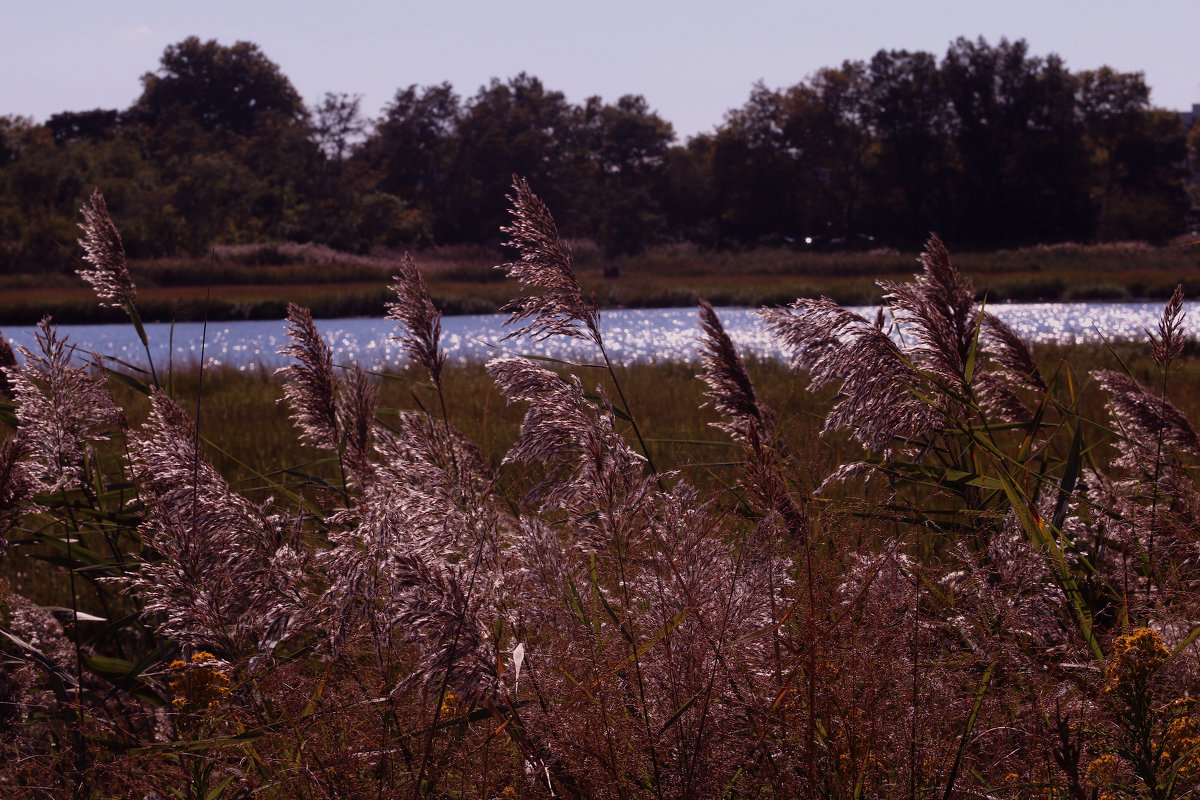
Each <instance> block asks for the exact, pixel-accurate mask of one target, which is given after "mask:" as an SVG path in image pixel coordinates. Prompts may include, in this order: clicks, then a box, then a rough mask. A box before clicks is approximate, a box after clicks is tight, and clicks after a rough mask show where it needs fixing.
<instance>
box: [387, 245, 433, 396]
mask: <svg viewBox="0 0 1200 800" xmlns="http://www.w3.org/2000/svg"><path fill="white" fill-rule="evenodd" d="M393 280H394V281H395V283H393V284H392V291H394V292H395V293H396V302H394V303H388V304H387V317H388V319H393V320H395V321H397V322H399V323H400V324H402V325H403V326H404V327H405V329H406V330H405V331H404V332H403V333H401V334H400V335H399V336H393V337H392V338H393V339H396V340H397V341H399V342H400V343H401V344H402V345H403V346H404V350H405V352H407V353H408V357H409V358H411V359H412V360H413V361H415V362H416V363H418V364H420V365H421V366H423V367H425V369H427V370H428V371H429V379H430V380H431V381H433V385H434V386H437V387H439V388H440V387H441V380H442V365H443V364H444V363H445V361H446V354H445V353H444V352H442V351H441V350H440V349H439V347H438V345H439V342H440V340H441V338H442V313H441V312H440V311H438V310H437V309H436V308H435V307H434V305H433V301H431V300H430V299H429V292H428V291H427V290H426V288H425V279H424V278H422V277H421V272H420V270H418V269H417V265H416V262H415V261H413V258H412V256H410V255H409V254H408V253H405V254H404V257H403V258H402V259H401V260H400V274H399V275H395V276H393Z"/></svg>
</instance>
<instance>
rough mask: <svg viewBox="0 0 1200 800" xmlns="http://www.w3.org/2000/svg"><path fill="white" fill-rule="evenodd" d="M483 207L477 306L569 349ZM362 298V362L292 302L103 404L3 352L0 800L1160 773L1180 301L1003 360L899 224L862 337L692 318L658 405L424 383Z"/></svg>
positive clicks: (1194, 607)
mask: <svg viewBox="0 0 1200 800" xmlns="http://www.w3.org/2000/svg"><path fill="white" fill-rule="evenodd" d="M514 193H515V197H516V200H515V201H514V205H515V209H514V225H513V227H512V229H510V231H509V232H510V234H511V235H512V236H513V241H514V243H515V244H516V246H517V249H518V252H519V255H520V258H521V260H520V261H519V262H512V263H510V264H509V265H508V271H509V272H510V273H512V274H513V275H514V276H515V277H517V278H518V279H519V280H520V281H521V283H522V284H524V285H525V286H527V287H531V288H535V289H542V290H544V292H543V293H540V294H539V293H537V292H535V293H533V294H530V295H526V296H524V298H523V299H522V300H521V302H520V303H519V305H517V306H515V307H514V308H513V310H514V314H515V316H517V317H518V318H519V319H518V321H524V322H525V324H527V325H529V326H532V328H533V330H534V331H535V332H537V333H538V334H540V335H572V336H580V337H583V338H589V339H592V340H593V341H595V343H596V344H597V345H598V346H599V347H600V351H601V354H603V352H604V349H603V348H604V342H603V338H602V336H601V334H600V333H599V331H598V328H597V326H596V325H595V324H594V314H595V307H594V306H593V305H592V303H591V302H590V299H589V297H588V295H587V292H586V285H587V284H586V281H577V280H576V275H575V273H574V272H573V265H572V262H571V260H570V258H569V256H568V255H567V253H566V250H565V249H564V248H563V247H562V246H561V242H560V241H559V240H558V238H557V234H556V232H555V229H554V226H553V220H552V219H551V218H550V216H549V212H548V210H546V209H545V208H544V207H543V206H541V205H540V203H539V202H538V201H536V197H534V196H533V195H532V193H531V192H530V191H529V188H528V187H527V186H525V185H524V184H523V183H517V184H516V185H515V186H514ZM94 208H100V206H94ZM93 216H96V215H93ZM104 221H105V220H103V219H100V218H99V217H96V219H89V223H88V224H89V225H93V226H95V225H100V224H101V223H103V222H104ZM89 235H90V234H89ZM112 263H116V262H112ZM110 277H111V276H110ZM395 289H396V295H395V301H394V305H393V307H392V308H391V309H390V315H391V316H392V318H393V319H395V320H397V321H398V323H400V325H402V326H403V330H402V331H401V333H402V334H403V338H402V343H403V346H404V347H405V348H406V349H407V350H408V352H409V355H410V357H411V358H412V360H413V362H414V364H416V365H418V366H415V367H413V368H411V369H409V370H408V371H406V372H405V373H402V374H398V375H388V376H367V375H365V374H364V373H362V372H360V371H348V372H343V371H339V370H336V369H335V368H333V366H332V365H331V363H330V361H329V358H328V352H327V349H326V347H325V345H324V343H323V342H322V341H321V340H320V339H319V337H318V336H316V334H315V331H314V329H313V327H312V325H311V315H310V314H309V312H308V311H307V310H305V309H304V308H301V307H298V306H293V307H292V308H290V309H289V311H288V318H289V322H290V328H289V331H290V335H291V337H292V344H291V345H289V347H288V351H287V352H288V354H289V355H291V356H292V357H293V361H292V363H291V365H290V366H289V367H288V368H286V369H285V370H281V371H280V372H279V374H277V375H274V376H265V375H256V374H250V375H246V374H241V373H234V372H229V371H216V372H208V373H204V374H201V373H199V372H191V373H187V374H181V375H170V374H169V373H168V375H162V374H158V375H155V376H150V377H149V378H148V379H146V378H145V377H144V376H142V377H141V378H139V377H138V376H125V377H124V379H118V378H117V377H116V376H110V379H109V380H105V378H104V377H102V376H100V375H97V374H95V373H92V372H91V371H89V370H87V369H84V368H80V367H76V366H72V365H70V364H67V363H66V362H65V360H64V359H63V357H62V352H63V350H62V347H61V343H60V342H57V341H56V338H55V333H54V332H53V330H52V329H51V328H50V327H49V326H45V327H43V329H42V331H41V354H40V355H38V354H34V353H27V354H26V355H25V362H24V364H23V365H21V366H19V367H11V368H10V369H9V371H8V372H7V377H8V379H9V381H10V384H11V386H12V387H13V391H14V394H15V398H16V402H15V404H13V409H12V410H13V413H14V415H15V418H16V421H17V423H18V425H17V426H16V427H15V428H6V429H5V433H4V436H3V445H2V447H0V535H2V536H3V537H4V555H5V559H4V564H3V575H4V576H5V580H4V582H3V583H2V584H0V630H2V631H3V632H4V633H5V637H4V640H3V641H4V644H3V645H2V646H0V650H2V652H3V660H2V661H0V688H2V689H3V694H2V695H0V699H2V700H3V703H2V704H0V751H2V752H3V754H4V757H3V758H2V759H0V765H2V766H0V786H3V790H4V793H5V795H6V796H13V797H24V796H29V797H35V796H36V797H41V796H62V797H67V796H72V797H86V796H96V797H106V796H128V795H134V794H136V795H151V794H152V793H153V794H154V795H158V796H163V795H166V794H174V795H176V796H180V797H187V798H193V797H194V798H213V799H214V800H215V798H217V797H222V796H229V797H232V796H263V797H276V796H277V797H289V798H290V797H367V796H375V797H380V796H410V797H445V798H450V797H494V796H500V797H564V796H571V797H579V798H607V797H613V798H633V797H654V798H667V797H678V798H685V797H718V796H730V797H752V796H753V797H763V796H766V797H826V798H843V797H845V798H857V797H864V796H871V797H896V798H900V797H906V798H914V799H915V798H917V797H927V796H940V797H943V798H957V797H962V798H966V797H979V796H987V797H1012V798H1018V797H1028V796H1033V795H1047V796H1055V797H1071V798H1090V797H1097V796H1100V795H1101V793H1108V794H1110V795H1112V794H1114V793H1116V794H1123V795H1125V796H1145V797H1151V798H1156V800H1166V798H1172V797H1185V796H1190V795H1191V794H1193V793H1194V792H1195V791H1196V789H1197V781H1200V756H1198V755H1197V753H1200V747H1198V746H1197V742H1200V734H1198V732H1200V716H1197V713H1196V712H1195V710H1194V709H1193V702H1194V701H1193V700H1192V699H1191V696H1192V690H1193V688H1194V686H1195V685H1196V681H1197V680H1198V679H1200V657H1198V655H1197V653H1196V652H1195V647H1194V646H1193V641H1194V640H1195V639H1196V638H1198V637H1200V629H1194V628H1193V627H1192V626H1193V624H1194V623H1193V621H1194V619H1195V618H1196V616H1197V614H1200V604H1198V603H1197V598H1196V596H1195V586H1196V582H1197V580H1200V572H1198V569H1200V559H1197V558H1196V556H1195V553H1196V548H1197V546H1198V541H1200V540H1198V539H1197V536H1196V533H1195V530H1196V526H1195V524H1194V523H1195V519H1196V517H1197V515H1198V514H1200V491H1198V490H1197V488H1196V486H1195V482H1194V480H1193V479H1192V474H1193V471H1194V468H1195V465H1196V464H1197V462H1200V436H1197V434H1196V432H1195V430H1194V429H1193V428H1192V426H1191V423H1190V422H1189V416H1190V415H1191V414H1193V413H1195V412H1196V411H1197V408H1196V406H1197V404H1198V403H1200V399H1198V398H1196V397H1195V393H1192V392H1187V391H1186V387H1187V386H1189V385H1191V383H1192V382H1194V380H1195V379H1196V377H1197V376H1196V372H1195V371H1196V367H1195V366H1194V365H1192V364H1191V361H1190V359H1189V358H1188V355H1189V353H1188V352H1187V347H1186V346H1185V342H1184V340H1183V338H1182V329H1183V328H1182V325H1183V321H1182V320H1181V318H1180V315H1179V310H1180V307H1179V305H1178V302H1177V301H1178V300H1179V298H1180V297H1181V296H1182V294H1179V295H1177V296H1176V298H1175V299H1174V300H1173V301H1172V303H1170V304H1169V305H1168V307H1167V309H1166V311H1165V312H1164V315H1163V322H1162V325H1161V326H1160V329H1159V331H1158V332H1157V333H1156V334H1155V335H1154V337H1153V342H1152V347H1148V348H1146V352H1145V353H1144V354H1142V355H1137V351H1136V350H1124V351H1116V352H1105V351H1102V350H1099V349H1093V350H1083V349H1077V350H1070V351H1064V350H1057V349H1050V350H1048V351H1045V352H1041V353H1032V352H1030V351H1029V349H1028V348H1027V347H1026V345H1025V344H1024V343H1023V342H1022V341H1021V340H1020V339H1019V338H1018V337H1016V336H1015V335H1013V334H1012V332H1011V331H1008V330H1007V329H1006V328H1005V327H1004V326H1003V324H1002V323H999V322H998V321H997V320H994V319H990V318H988V317H986V315H981V314H980V311H979V308H978V306H977V305H976V304H975V303H974V301H973V298H974V296H975V293H976V292H975V289H974V287H973V286H972V285H971V283H970V282H969V281H968V280H966V279H965V278H964V277H963V276H962V275H961V274H960V273H959V272H958V271H957V270H956V269H955V267H954V266H953V265H952V264H951V261H950V257H949V254H948V253H947V251H946V250H945V248H944V247H942V246H941V244H940V243H939V242H937V241H936V240H931V242H930V244H929V246H928V248H927V249H926V251H925V253H924V254H923V255H922V263H921V271H920V272H919V273H918V274H917V275H916V276H915V277H914V278H913V279H912V280H910V281H904V282H900V281H896V282H891V283H886V284H884V285H883V286H881V287H880V289H881V291H883V292H885V293H886V294H887V298H888V304H889V309H890V312H891V316H890V317H889V316H885V315H881V316H880V318H879V319H878V320H876V321H871V320H867V319H861V318H858V317H855V316H853V315H851V314H849V313H847V312H846V311H845V309H843V308H841V307H839V306H838V305H837V304H836V303H834V302H832V301H829V300H820V301H818V300H801V301H797V302H796V303H795V304H794V305H793V306H791V307H790V308H786V309H784V308H776V309H773V310H770V311H765V312H763V319H764V324H768V325H769V326H770V327H771V328H772V330H773V331H774V332H775V334H776V336H777V337H778V339H779V341H780V342H781V344H783V345H784V346H785V348H786V349H787V350H788V352H789V355H790V357H791V359H792V364H791V367H792V368H795V369H797V370H799V371H802V372H804V373H807V378H805V377H798V376H797V375H796V373H795V372H793V370H792V368H789V367H785V366H783V365H779V364H758V363H749V364H746V363H743V361H742V359H741V358H740V357H739V355H738V354H737V352H736V351H735V350H734V349H733V348H732V347H731V346H730V345H729V343H728V340H727V338H725V337H724V333H723V331H722V330H721V328H720V323H719V321H718V320H717V319H716V317H715V315H712V314H707V313H705V312H704V311H703V310H702V313H703V314H704V320H705V324H704V326H703V328H704V340H703V343H702V346H703V349H704V353H705V356H704V366H703V370H702V372H703V375H702V380H696V376H694V375H693V374H692V373H693V371H694V370H695V368H694V367H686V366H682V365H663V366H654V367H651V366H637V367H630V368H627V369H617V368H614V367H612V365H611V364H608V363H607V362H606V363H604V364H603V365H602V366H601V367H599V368H592V369H579V370H574V371H571V370H562V369H556V370H550V369H546V368H545V366H544V365H543V364H540V363H538V362H535V361H530V360H525V359H520V358H499V359H495V360H493V361H492V362H490V363H489V364H488V365H486V369H479V368H462V367H452V366H446V367H445V368H444V369H443V368H442V365H441V362H440V359H439V358H438V350H437V346H436V345H437V342H436V339H437V330H438V325H437V311H436V309H434V308H433V306H431V305H430V303H429V299H428V296H427V295H426V293H425V290H424V287H423V285H422V282H421V280H419V276H417V275H416V274H415V273H413V272H412V271H411V270H409V271H403V270H402V271H401V278H400V279H399V280H398V281H397V284H396V286H395ZM122 302H123V304H124V305H125V310H126V311H127V312H128V313H129V315H130V317H131V320H133V321H134V323H135V325H136V324H138V320H139V319H140V317H139V316H138V310H137V308H136V307H135V305H134V302H133V300H132V299H131V298H130V297H125V298H124V299H123V301H122ZM142 302H143V295H142V294H141V293H139V295H138V298H137V304H138V305H140V304H141V303H142ZM895 325H899V326H901V328H902V331H903V334H904V335H903V337H902V338H895V337H892V336H889V330H888V329H889V326H895ZM1126 347H1135V345H1122V348H1126ZM1130 353H1133V354H1134V355H1133V357H1130ZM1122 357H1124V361H1125V362H1126V364H1125V367H1124V368H1122V367H1121V366H1120V365H1121V362H1122ZM560 366H561V365H560ZM1097 367H1103V368H1104V369H1099V370H1098V369H1096V368H1097ZM1114 367H1116V369H1114ZM139 380H145V383H139ZM810 380H811V381H812V383H813V385H815V386H817V387H824V388H821V389H820V391H819V392H817V393H813V392H810V391H809V381H810ZM118 409H120V413H118ZM818 428H822V429H823V430H824V432H823V433H821V434H818V433H817V432H816V431H817V429H818Z"/></svg>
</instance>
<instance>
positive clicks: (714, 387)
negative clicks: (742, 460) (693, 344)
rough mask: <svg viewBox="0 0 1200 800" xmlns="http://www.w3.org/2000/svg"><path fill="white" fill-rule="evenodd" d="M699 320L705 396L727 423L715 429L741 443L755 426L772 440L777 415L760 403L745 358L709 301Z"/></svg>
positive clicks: (719, 424)
mask: <svg viewBox="0 0 1200 800" xmlns="http://www.w3.org/2000/svg"><path fill="white" fill-rule="evenodd" d="M699 319H700V331H701V337H700V345H701V346H700V362H701V364H703V366H704V372H703V374H702V375H701V376H700V377H701V379H702V380H703V381H704V383H705V384H706V385H707V386H708V390H707V391H706V392H705V393H704V396H705V397H707V398H708V404H709V405H711V406H712V407H713V408H714V409H716V411H717V413H719V414H721V415H722V416H724V417H725V418H726V419H727V420H728V421H727V422H715V423H713V426H714V427H716V428H719V429H720V430H723V431H725V432H726V433H728V434H729V435H730V436H733V437H734V438H735V439H741V440H745V439H746V438H747V437H748V436H749V432H750V426H754V427H755V428H757V430H758V431H759V435H760V436H762V437H764V438H768V439H769V438H771V437H772V436H773V435H774V428H775V415H774V412H772V411H771V409H770V408H767V407H766V406H764V405H762V404H761V403H759V400H758V397H757V395H756V394H755V392H754V385H753V384H752V383H751V382H750V376H749V375H748V374H747V373H746V365H745V364H744V363H742V357H741V356H740V355H738V352H737V348H735V347H734V346H733V341H732V340H731V339H730V338H729V334H728V333H726V332H725V326H724V325H722V324H721V319H720V317H718V316H717V312H716V311H714V310H713V307H712V304H710V303H709V302H708V301H707V300H705V301H702V302H701V303H700V310H699Z"/></svg>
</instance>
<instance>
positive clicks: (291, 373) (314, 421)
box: [276, 303, 341, 451]
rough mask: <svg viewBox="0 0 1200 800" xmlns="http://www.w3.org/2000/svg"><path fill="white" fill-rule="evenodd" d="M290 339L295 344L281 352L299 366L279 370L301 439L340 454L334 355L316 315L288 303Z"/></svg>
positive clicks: (293, 365)
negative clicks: (318, 326)
mask: <svg viewBox="0 0 1200 800" xmlns="http://www.w3.org/2000/svg"><path fill="white" fill-rule="evenodd" d="M287 319H288V329H287V333H288V336H289V337H290V338H291V340H292V344H289V345H286V346H284V347H281V348H280V350H279V352H280V354H281V355H286V356H290V357H292V358H294V359H295V360H296V362H297V363H295V364H292V365H290V366H287V367H281V368H280V369H278V370H276V374H277V375H280V376H281V377H282V378H283V396H284V399H285V400H286V401H287V403H288V405H290V406H291V408H292V414H291V420H292V422H294V423H295V425H296V427H297V428H299V429H300V436H301V438H302V439H304V440H305V441H306V442H308V443H309V444H311V445H312V446H313V447H320V448H323V449H325V450H333V451H336V450H337V449H338V444H339V443H340V441H341V428H340V426H339V424H338V401H337V396H338V388H339V386H340V384H341V381H340V380H339V379H338V377H337V375H336V374H335V373H334V370H333V352H332V351H331V350H330V349H329V345H328V344H326V343H325V340H324V339H322V338H321V334H320V333H319V332H318V331H317V326H316V325H315V324H314V323H313V318H312V312H311V311H309V310H308V309H307V308H304V307H302V306H298V305H296V304H295V303H289V304H288V314H287Z"/></svg>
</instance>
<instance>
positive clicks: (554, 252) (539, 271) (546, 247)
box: [498, 175, 601, 346]
mask: <svg viewBox="0 0 1200 800" xmlns="http://www.w3.org/2000/svg"><path fill="white" fill-rule="evenodd" d="M508 200H509V202H510V203H511V204H512V208H511V209H510V210H509V213H511V214H512V217H513V221H512V224H511V225H509V226H507V227H504V228H501V229H500V230H501V231H502V232H503V233H506V234H508V236H509V237H510V238H509V241H508V242H507V244H508V245H509V246H510V247H514V248H516V250H517V251H518V252H519V253H520V255H521V260H520V261H514V262H509V263H505V264H501V265H499V267H498V269H503V270H506V271H507V273H508V277H510V278H513V279H515V280H516V281H517V282H519V283H520V284H521V286H522V288H524V289H530V288H532V289H536V290H539V293H538V294H534V295H528V296H525V297H520V298H517V299H515V300H512V301H510V302H509V303H508V304H507V305H505V306H504V308H503V310H504V311H507V312H509V318H508V320H507V321H506V322H505V325H512V324H516V323H520V322H524V321H526V320H528V322H526V324H524V325H522V326H521V327H520V328H518V329H517V330H515V331H513V332H511V333H509V334H508V336H506V337H505V338H512V337H514V336H525V335H529V336H532V337H533V338H534V339H535V340H539V341H540V340H542V339H546V338H548V337H550V336H571V337H574V338H577V339H590V340H591V341H593V342H595V343H596V344H597V345H598V346H599V345H600V344H601V336H600V312H599V311H598V310H597V308H596V304H595V301H589V300H586V299H584V296H583V289H582V287H580V285H579V279H578V278H576V277H575V268H574V266H572V259H571V250H570V248H568V247H567V245H566V243H565V242H563V240H562V239H561V238H560V237H559V235H558V226H556V225H555V224H554V217H553V216H551V214H550V209H548V208H546V204H545V203H543V202H542V200H541V198H539V197H538V196H537V195H535V194H534V193H533V190H532V189H530V188H529V183H528V182H527V181H526V180H525V179H524V178H518V177H517V176H515V175H514V176H513V193H512V194H511V195H509V196H508Z"/></svg>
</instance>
